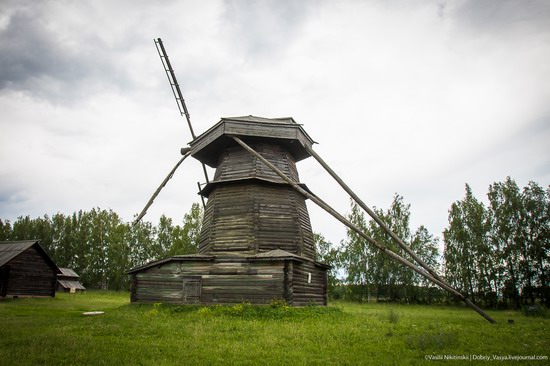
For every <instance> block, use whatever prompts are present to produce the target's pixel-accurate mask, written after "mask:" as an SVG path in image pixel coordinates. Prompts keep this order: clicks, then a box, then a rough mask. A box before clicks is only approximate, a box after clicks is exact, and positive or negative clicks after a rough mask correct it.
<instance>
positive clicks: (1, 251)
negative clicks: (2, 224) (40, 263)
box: [0, 239, 61, 273]
mask: <svg viewBox="0 0 550 366" xmlns="http://www.w3.org/2000/svg"><path fill="white" fill-rule="evenodd" d="M32 246H36V249H37V250H38V251H39V252H40V253H41V254H42V255H43V256H44V258H45V259H46V262H48V263H49V264H50V265H51V266H52V267H55V271H56V273H61V270H60V269H59V267H57V265H56V264H55V262H54V261H53V260H52V259H51V258H50V256H49V255H48V253H46V251H45V250H44V248H42V247H41V246H40V241H39V240H36V239H34V240H20V241H0V267H1V266H3V265H4V264H6V263H8V262H9V261H11V260H12V259H13V258H15V257H17V256H18V255H19V254H21V253H23V252H24V251H26V250H27V249H29V248H30V247H32Z"/></svg>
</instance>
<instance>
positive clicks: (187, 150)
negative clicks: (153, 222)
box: [133, 149, 204, 225]
mask: <svg viewBox="0 0 550 366" xmlns="http://www.w3.org/2000/svg"><path fill="white" fill-rule="evenodd" d="M182 154H183V157H182V158H181V159H180V160H179V161H178V162H177V163H176V165H175V166H174V168H172V170H171V171H170V173H168V175H167V176H166V178H164V180H163V181H162V183H161V184H160V186H159V187H158V188H157V190H156V191H155V193H153V196H152V197H151V198H150V199H149V201H148V202H147V204H146V205H145V207H144V208H143V210H141V213H140V214H139V215H138V217H137V218H136V219H135V220H134V223H133V225H136V224H137V223H138V222H139V221H140V220H141V219H142V218H143V216H145V214H146V213H147V210H148V209H149V207H151V205H152V204H153V201H154V200H155V198H157V196H158V195H159V193H160V191H161V190H162V189H163V188H164V186H165V185H166V183H168V181H169V180H170V179H172V177H173V176H174V173H175V172H176V169H178V167H179V166H180V165H181V163H183V161H184V160H185V159H186V158H187V157H188V156H189V155H190V154H191V150H190V149H185V150H184V149H182ZM203 203H204V202H203Z"/></svg>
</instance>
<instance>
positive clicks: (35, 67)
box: [0, 6, 128, 102]
mask: <svg viewBox="0 0 550 366" xmlns="http://www.w3.org/2000/svg"><path fill="white" fill-rule="evenodd" d="M40 13H41V8H40V7H38V6H37V7H34V8H32V10H30V8H19V9H17V10H15V11H14V12H13V13H12V14H11V15H10V16H9V20H8V23H7V26H6V27H5V28H4V29H3V30H0V91H6V90H20V91H26V92H28V93H30V94H31V95H33V96H35V97H38V98H44V99H47V100H49V101H51V102H59V101H70V100H73V99H75V98H79V97H82V96H84V95H86V94H88V93H90V92H92V91H93V89H94V88H100V87H101V86H102V85H104V84H111V85H124V84H125V83H128V80H127V78H126V75H125V74H124V72H123V71H121V70H119V69H117V68H116V67H115V66H114V64H113V63H111V62H110V61H109V59H108V58H107V57H106V56H104V55H106V54H109V53H112V52H109V50H108V48H107V46H106V45H105V44H103V43H102V42H101V41H100V40H99V39H97V38H96V37H94V36H87V37H83V38H82V39H80V40H79V44H77V45H76V46H74V45H68V44H67V43H64V42H63V41H62V40H63V39H65V38H66V37H64V35H62V34H56V33H55V32H54V31H53V30H52V29H51V27H49V26H48V23H47V22H48V21H51V20H47V19H43V18H41V15H40Z"/></svg>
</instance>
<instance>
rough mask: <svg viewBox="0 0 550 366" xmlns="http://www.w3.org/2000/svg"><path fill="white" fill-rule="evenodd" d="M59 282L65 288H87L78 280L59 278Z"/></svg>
mask: <svg viewBox="0 0 550 366" xmlns="http://www.w3.org/2000/svg"><path fill="white" fill-rule="evenodd" d="M57 282H58V283H59V284H60V285H61V286H63V288H68V289H70V288H75V289H77V290H86V287H84V286H83V285H82V284H81V283H80V282H78V281H71V280H60V279H57Z"/></svg>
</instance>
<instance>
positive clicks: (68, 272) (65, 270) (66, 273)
mask: <svg viewBox="0 0 550 366" xmlns="http://www.w3.org/2000/svg"><path fill="white" fill-rule="evenodd" d="M59 269H60V270H61V274H60V276H65V277H76V278H78V277H80V276H79V275H78V274H77V273H76V272H75V271H73V270H72V269H71V268H59Z"/></svg>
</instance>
